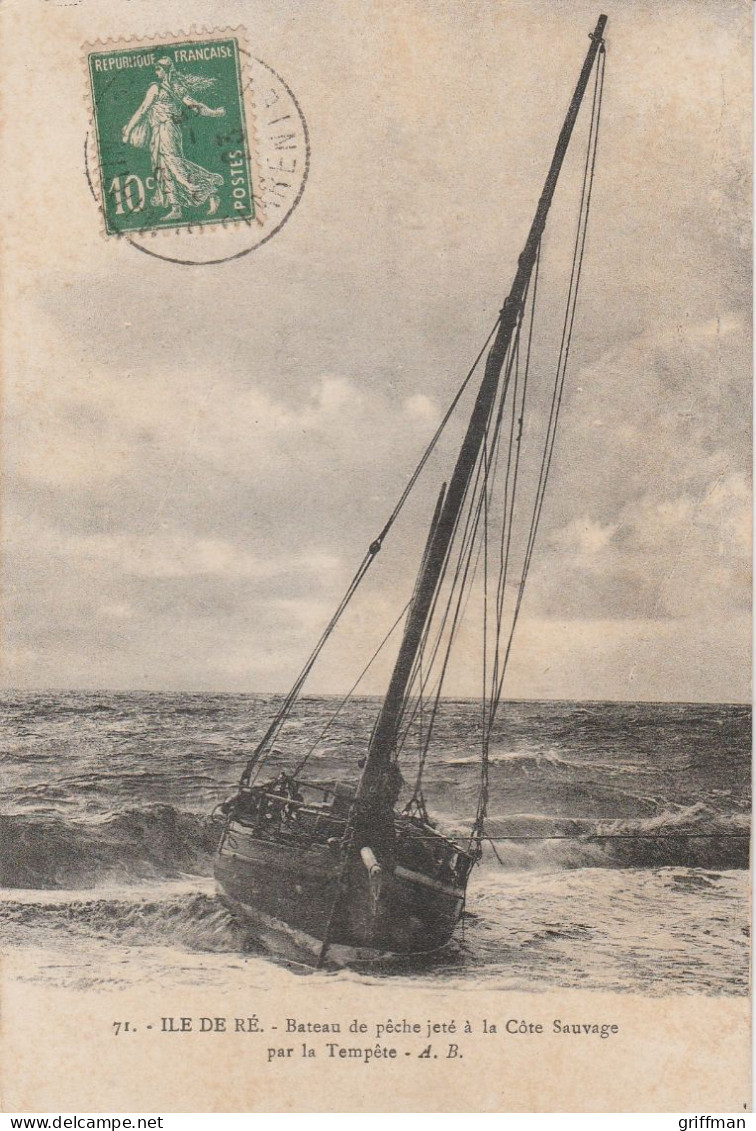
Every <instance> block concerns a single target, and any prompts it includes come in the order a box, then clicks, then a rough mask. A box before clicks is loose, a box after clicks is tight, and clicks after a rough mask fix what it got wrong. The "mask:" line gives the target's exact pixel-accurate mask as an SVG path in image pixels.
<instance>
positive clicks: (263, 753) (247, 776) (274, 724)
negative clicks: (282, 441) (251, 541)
mask: <svg viewBox="0 0 756 1131" xmlns="http://www.w3.org/2000/svg"><path fill="white" fill-rule="evenodd" d="M500 321H501V315H499V317H498V318H497V319H496V321H495V322H494V324H493V326H492V327H491V330H490V331H489V334H488V336H487V338H486V340H485V341H484V343H483V345H482V346H481V348H480V350H479V352H478V355H477V357H476V358H475V360H474V362H473V363H472V365H471V366H470V368H469V370H468V372H467V374H466V376H465V378H464V380H463V381H462V384H461V385H460V387H459V389H458V390H457V392H456V394H455V396H454V398H453V400H452V402H451V404H450V405H449V407H448V408H447V410H446V412H445V413H444V416H443V418H442V420H441V423H440V424H439V426H438V428H437V429H436V431H435V433H434V434H433V436H432V438H431V440H430V443H429V444H428V446H427V447H426V449H425V451H424V452H423V455H422V457H421V458H420V461H419V463H418V464H417V466H416V468H415V470H414V471H413V473H412V475H411V476H410V478H409V481H408V482H407V484H406V486H405V488H404V490H403V491H402V493H401V495H400V496H399V499H398V501H397V503H396V505H395V507H394V509H393V510H392V512H391V514H390V515H389V517H388V519H387V520H386V522H385V523H384V525H383V528H382V529H381V531H380V533H379V534H378V536H377V537H376V538H374V539H373V541H372V542H371V543H370V545H369V547H368V549H367V551H366V552H365V555H364V557H363V559H362V561H361V562H360V564H359V566H358V567H357V570H356V572H355V574H354V577H353V578H352V580H351V581H350V583H349V585H348V586H347V589H346V592H345V593H344V596H343V597H342V598H341V601H340V602H339V604H338V606H337V608H336V611H335V613H334V614H333V616H332V617H331V619H330V620H329V621H328V624H327V625H326V627H325V629H324V630H323V632H322V634H321V636H320V638H319V640H318V642H317V643H316V645H315V647H314V648H313V650H312V652H311V653H310V655H309V656H308V658H307V660H306V662H305V664H304V666H303V667H302V669H301V671H300V673H299V675H298V676H297V678H296V679H295V681H294V683H293V684H292V686H291V688H290V690H289V691H288V693H287V694H286V696H285V697H284V700H283V702H282V703H281V705H280V706H279V708H278V710H277V712H276V714H275V716H274V718H273V719H272V721H271V723H270V725H269V726H268V729H267V730H266V732H265V734H264V735H263V737H262V738H261V739H260V741H259V742H258V744H257V746H256V748H255V750H254V752H253V754H252V756H251V757H250V758H249V760H248V761H247V764H246V766H245V768H244V771H243V773H242V776H241V785H242V786H248V785H249V784H250V781H251V780H252V771H253V769H255V768H256V773H255V779H256V778H257V775H258V774H259V772H260V770H261V768H262V766H263V764H264V762H265V761H266V759H267V757H268V755H269V754H270V752H271V749H272V746H273V743H274V742H275V740H276V738H277V736H278V735H279V733H280V731H281V729H282V727H283V725H284V723H285V722H286V720H287V719H288V717H289V715H290V714H291V711H292V708H293V707H294V704H295V703H296V702H297V699H298V698H299V694H300V692H301V690H302V687H303V686H304V684H305V681H306V680H307V677H308V676H309V674H310V672H311V671H312V669H313V667H314V666H315V663H316V662H317V660H318V657H319V656H320V654H321V652H322V651H323V648H324V647H325V645H326V644H327V642H328V640H329V638H330V637H331V635H332V633H333V631H334V629H335V628H336V626H337V624H338V623H339V621H340V620H341V617H342V615H343V613H344V612H345V610H346V608H347V606H348V605H349V603H350V601H351V600H352V597H353V596H354V594H355V593H356V592H357V589H358V588H359V586H360V584H361V582H362V580H363V578H364V577H365V574H366V573H367V572H368V570H369V569H370V566H371V565H372V563H373V561H374V560H375V558H376V556H377V555H378V553H379V552H380V550H381V547H382V545H383V541H384V539H385V538H386V536H387V534H388V533H389V531H390V530H391V527H392V526H393V525H394V523H395V522H396V520H397V518H398V517H399V515H400V513H401V511H402V510H403V508H404V505H405V503H406V502H407V499H408V498H409V496H410V494H411V492H412V490H413V488H414V486H415V484H416V483H417V480H418V479H419V478H420V475H421V474H422V472H423V469H424V467H425V465H426V463H427V462H428V460H429V459H430V457H431V455H432V454H433V451H434V450H435V448H436V445H437V444H438V441H439V440H440V438H441V436H442V434H443V432H444V429H445V428H446V426H447V424H448V423H449V420H450V419H451V417H452V415H453V413H454V410H455V409H456V407H457V405H458V404H459V402H460V400H461V398H462V396H463V394H464V392H465V390H466V388H467V386H468V385H469V383H470V381H471V379H472V376H473V374H474V373H475V371H476V369H477V368H478V365H479V364H480V360H481V358H482V357H483V355H484V353H485V352H486V350H487V348H488V345H489V343H490V342H491V340H492V338H493V336H494V334H495V333H496V331H497V330H498V328H499V322H500Z"/></svg>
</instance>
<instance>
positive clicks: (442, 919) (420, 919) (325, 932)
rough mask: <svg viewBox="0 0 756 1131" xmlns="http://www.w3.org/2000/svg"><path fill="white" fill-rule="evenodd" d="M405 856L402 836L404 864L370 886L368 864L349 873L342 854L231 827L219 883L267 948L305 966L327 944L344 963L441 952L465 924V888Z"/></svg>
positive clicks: (219, 861) (221, 853) (218, 867)
mask: <svg viewBox="0 0 756 1131" xmlns="http://www.w3.org/2000/svg"><path fill="white" fill-rule="evenodd" d="M410 847H412V846H411V845H410ZM402 848H403V845H402V841H401V838H400V839H399V842H398V852H397V863H396V865H395V866H394V867H393V868H392V869H390V870H389V869H386V870H384V871H382V873H381V875H380V877H379V878H376V877H373V878H371V876H370V875H369V873H368V870H367V869H366V868H365V866H364V864H363V862H362V861H361V859H360V858H359V856H355V858H354V859H353V860H351V861H350V862H349V863H348V864H347V867H346V868H344V866H343V860H342V857H341V854H340V852H339V851H338V848H337V847H332V846H330V845H328V844H324V843H318V842H312V841H310V842H309V843H307V842H306V843H304V844H296V843H286V842H285V841H283V840H281V839H276V838H268V837H264V836H260V835H259V834H258V833H257V832H256V830H254V829H252V828H250V827H248V826H246V825H245V824H243V823H241V822H238V821H235V820H231V821H229V822H228V823H227V825H226V828H225V830H224V834H223V837H222V839H221V844H220V847H219V850H218V856H217V858H216V863H215V876H216V879H217V881H218V884H219V887H220V892H221V898H222V899H223V900H224V902H226V903H227V904H228V906H229V907H231V908H232V910H234V911H235V912H236V913H237V914H242V915H243V916H244V917H245V918H246V919H247V920H248V921H249V923H250V925H251V926H252V928H253V932H254V933H255V935H256V937H257V938H258V939H259V941H261V942H262V943H263V944H264V945H266V946H269V947H270V948H271V949H274V950H276V951H278V952H279V953H283V954H284V955H286V956H288V957H296V960H297V961H309V962H312V961H317V959H318V957H319V954H320V950H321V947H322V943H323V940H324V939H325V938H326V937H328V940H329V950H328V953H329V958H330V959H331V960H332V961H335V962H337V963H338V962H339V961H340V959H343V961H346V962H349V961H361V960H365V959H368V958H371V957H377V956H378V955H381V954H384V955H385V954H421V953H424V952H428V951H433V950H437V949H439V948H440V947H443V946H445V945H446V943H447V942H448V941H449V940H450V938H451V937H452V934H453V932H454V928H455V926H456V924H457V923H458V921H459V919H460V917H461V914H462V910H463V907H464V898H465V890H464V886H460V885H459V883H458V882H457V883H455V882H448V883H447V882H442V881H440V880H438V879H433V878H432V877H429V876H428V875H425V874H423V873H422V871H419V870H417V869H416V868H413V867H411V866H407V865H408V864H411V861H410V860H409V859H403V857H406V856H407V852H404V853H403V851H402ZM465 878H466V877H465ZM329 924H330V929H329Z"/></svg>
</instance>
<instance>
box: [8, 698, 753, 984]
mask: <svg viewBox="0 0 756 1131" xmlns="http://www.w3.org/2000/svg"><path fill="white" fill-rule="evenodd" d="M0 702H1V705H2V715H3V719H4V727H3V738H2V756H1V759H0V767H1V769H0V888H2V890H1V891H0V949H1V950H2V952H3V953H4V954H6V955H7V954H12V953H16V954H19V953H21V952H22V951H24V950H27V951H30V952H34V953H37V954H39V956H40V959H39V964H38V969H37V971H36V973H35V975H34V976H35V977H37V978H39V979H40V980H42V981H45V980H47V981H50V982H55V983H58V984H63V985H66V984H68V985H72V986H79V987H81V986H82V985H92V984H104V983H106V982H108V983H110V984H116V985H118V984H124V985H125V984H128V982H129V980H130V979H131V980H134V979H137V978H138V979H139V980H140V981H142V982H143V981H144V980H145V979H147V981H150V979H152V980H153V981H155V982H160V981H161V979H162V978H163V977H164V976H165V971H166V970H168V969H171V970H172V971H174V974H173V975H172V976H173V977H175V976H176V975H175V971H176V969H180V970H181V971H183V974H182V975H181V976H182V977H184V976H185V977H186V980H187V981H188V982H192V983H196V982H197V981H199V982H203V981H204V982H206V983H207V984H221V983H222V982H223V979H224V977H225V976H226V973H227V971H229V970H231V969H232V968H233V969H235V970H238V969H239V968H240V965H243V966H245V967H246V968H249V969H255V970H257V971H258V974H259V972H260V971H261V970H263V969H265V968H266V966H267V965H268V964H270V963H276V962H278V965H279V967H280V961H279V960H277V959H276V958H275V957H274V956H269V955H267V954H264V953H261V952H260V950H259V948H258V945H257V943H256V942H255V940H254V939H253V938H251V937H250V934H249V930H248V928H247V926H246V925H245V923H244V922H243V921H240V920H237V919H235V918H234V917H233V916H232V915H231V914H230V913H229V912H228V911H227V910H226V909H225V908H224V907H223V906H222V904H221V903H220V902H219V901H218V899H217V897H216V893H215V889H214V884H213V880H212V860H213V853H214V850H215V847H216V844H217V841H218V837H219V833H220V829H221V818H220V817H219V815H218V814H217V812H215V810H216V806H217V805H218V803H219V802H221V801H222V800H223V799H224V798H225V797H227V796H228V795H229V794H230V793H232V792H233V791H234V789H235V786H236V783H237V782H238V778H239V774H240V772H241V770H242V768H243V766H244V764H245V762H246V759H247V758H248V757H249V755H250V753H251V751H252V750H253V748H254V746H255V743H256V741H257V739H258V738H259V736H260V735H261V734H262V733H263V731H264V728H265V727H266V725H267V723H268V722H269V721H270V719H271V718H272V716H273V714H274V712H275V710H276V707H277V706H278V703H279V700H278V699H277V698H276V697H275V696H266V695H241V694H239V695H235V694H186V693H181V694H169V693H159V694H158V693H147V692H128V693H127V692H110V691H108V692H105V691H103V692H90V691H87V692H79V691H49V692H28V691H27V692H14V693H5V694H4V695H3V697H2V700H1V701H0ZM337 707H338V700H335V699H331V698H314V697H309V698H308V697H305V698H303V699H302V700H301V701H300V703H299V704H298V706H297V709H296V711H295V713H294V715H293V717H292V719H291V722H290V724H289V725H288V727H287V729H286V730H285V731H284V733H283V734H282V735H281V737H280V739H279V740H278V744H277V747H276V751H275V753H274V754H273V755H272V757H271V758H270V760H269V762H268V763H267V765H266V766H265V768H264V771H263V774H264V775H267V774H270V776H274V775H275V774H276V773H277V772H278V771H279V769H281V768H291V766H292V764H293V763H294V762H295V761H298V760H299V759H301V758H302V757H303V756H304V755H306V754H309V759H308V762H307V765H306V768H305V770H304V771H303V776H305V777H307V778H308V779H310V780H318V779H321V780H327V779H332V778H339V777H341V778H352V779H354V778H356V776H357V773H358V769H357V761H358V758H359V757H360V756H361V754H362V753H363V752H364V750H365V746H366V743H367V740H368V737H369V734H370V729H371V727H372V724H373V721H374V719H375V714H376V709H377V700H375V699H371V698H357V699H353V700H351V701H350V702H349V703H347V704H346V706H344V707H343V708H342V709H341V711H340V712H338V713H336V712H337ZM335 713H336V717H335V718H334V714H335ZM329 720H331V725H330V728H329V729H326V730H325V733H324V734H323V731H324V728H326V724H327V723H328V722H329ZM424 727H427V719H426V720H423V719H421V718H418V719H417V720H416V722H415V725H414V727H413V729H412V731H411V732H410V734H409V735H408V738H407V745H406V760H405V767H404V771H403V772H404V776H405V779H406V781H407V783H408V789H409V788H410V787H411V785H412V784H413V783H414V777H415V773H416V767H417V757H416V755H417V750H419V747H420V745H421V742H422V737H423V734H424V730H423V728H424ZM481 733H482V730H481V706H480V704H479V703H477V702H475V701H470V700H445V701H444V702H443V703H442V705H441V707H440V710H439V714H438V717H437V719H436V724H435V730H434V738H433V743H432V746H431V752H430V754H429V757H428V762H427V765H426V770H425V776H424V794H425V799H426V802H427V806H428V809H429V812H430V813H431V815H432V817H433V819H434V820H435V821H436V822H437V823H438V826H439V827H440V828H441V829H442V830H443V831H446V832H449V833H451V834H454V835H457V836H466V835H468V833H469V831H470V827H471V824H472V818H473V815H474V812H475V808H476V804H477V800H478V796H479V789H480V748H481ZM321 735H322V737H321V738H320V741H319V743H318V742H316V740H317V739H318V738H319V736H321ZM750 761H751V712H750V708H749V707H748V706H744V705H732V704H700V703H696V704H691V703H615V702H611V703H609V702H534V701H527V702H524V701H523V702H509V703H505V704H502V706H501V708H500V712H499V715H498V718H497V722H496V726H495V730H494V733H493V736H492V741H491V746H490V768H489V779H490V780H489V798H488V814H489V816H488V821H487V826H486V832H487V837H488V839H487V840H486V842H485V846H484V854H483V858H482V860H481V862H480V864H479V865H478V866H477V867H476V868H475V870H474V872H473V875H472V877H471V880H470V884H469V888H468V899H467V905H466V911H465V915H464V918H463V920H462V923H461V925H460V928H459V930H458V933H457V937H456V938H455V940H454V942H453V944H452V945H451V946H450V947H448V948H447V950H446V951H445V952H443V953H442V954H441V955H439V956H435V957H434V958H433V959H424V960H422V961H420V960H418V961H412V962H409V963H407V962H406V961H405V962H404V963H403V964H400V965H396V964H394V963H392V962H391V961H387V962H386V963H384V964H382V965H377V966H375V965H374V966H371V967H370V968H366V969H365V970H357V971H349V972H342V973H341V974H336V975H334V974H332V973H326V972H323V973H312V972H311V971H310V972H308V974H307V976H309V977H314V978H320V977H323V978H326V977H329V978H333V977H348V978H352V979H354V978H357V979H361V978H364V979H367V980H371V981H374V980H376V979H378V980H380V979H389V980H393V981H399V982H401V980H402V979H407V978H411V979H413V980H415V981H418V980H419V981H420V982H427V983H429V984H433V983H436V982H439V981H441V982H443V983H445V984H448V985H450V986H452V985H469V986H471V987H472V986H476V987H479V986H481V985H490V986H491V987H495V988H503V989H516V990H525V991H528V990H532V991H534V992H539V991H544V990H549V989H555V988H557V987H561V988H572V989H588V990H597V991H611V992H628V993H643V994H647V995H652V996H662V995H675V994H708V995H741V994H745V993H747V991H748V970H749V919H750V914H749V910H750V886H749V873H748V866H749V829H750ZM106 970H107V973H105V971H106ZM304 973H305V971H304V970H298V969H297V968H295V967H290V968H287V973H286V976H287V977H291V978H297V977H301V976H304Z"/></svg>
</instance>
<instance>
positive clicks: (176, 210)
mask: <svg viewBox="0 0 756 1131" xmlns="http://www.w3.org/2000/svg"><path fill="white" fill-rule="evenodd" d="M155 74H156V75H157V78H158V80H159V81H158V82H155V83H153V84H152V85H151V86H150V88H149V90H148V91H147V93H146V95H145V96H144V99H143V101H142V105H141V106H140V107H139V109H138V110H137V111H136V113H135V114H134V115H133V117H132V118H131V121H130V122H129V123H128V125H126V126H124V129H123V140H124V142H126V143H128V142H131V144H132V145H134V146H136V147H137V148H139V149H142V148H144V147H145V146H149V150H150V160H151V161H152V169H153V172H154V174H155V193H154V195H153V197H152V204H153V205H154V206H155V207H157V208H160V207H168V206H169V205H170V212H168V213H167V214H166V215H165V216H164V217H163V219H164V220H178V219H179V218H180V217H181V208H182V205H185V204H191V205H194V206H197V205H199V204H204V203H205V201H206V200H208V201H209V202H210V204H209V207H208V216H212V215H213V213H214V212H216V211H217V210H218V205H219V198H218V189H219V188H220V186H221V185H222V184H223V177H222V176H221V175H220V173H211V172H210V170H209V169H203V168H202V166H201V165H197V164H195V162H194V161H189V160H188V158H186V157H185V156H184V142H183V138H182V136H181V122H182V121H183V120H184V118H185V116H186V109H187V108H188V109H189V110H193V111H194V112H195V113H196V114H200V115H201V116H202V117H203V118H220V117H222V116H223V115H224V114H225V112H226V111H225V109H224V107H222V106H219V107H218V108H217V109H216V110H213V109H211V108H210V107H209V106H206V105H205V104H204V103H203V102H199V101H198V100H197V99H196V98H194V97H193V94H194V93H195V92H198V91H203V90H207V89H209V88H210V87H212V86H214V85H215V80H214V79H210V78H203V77H202V76H200V75H187V74H183V73H182V72H181V71H177V70H176V68H175V67H174V65H173V61H172V60H171V59H168V58H164V59H158V62H157V66H156V67H155Z"/></svg>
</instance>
